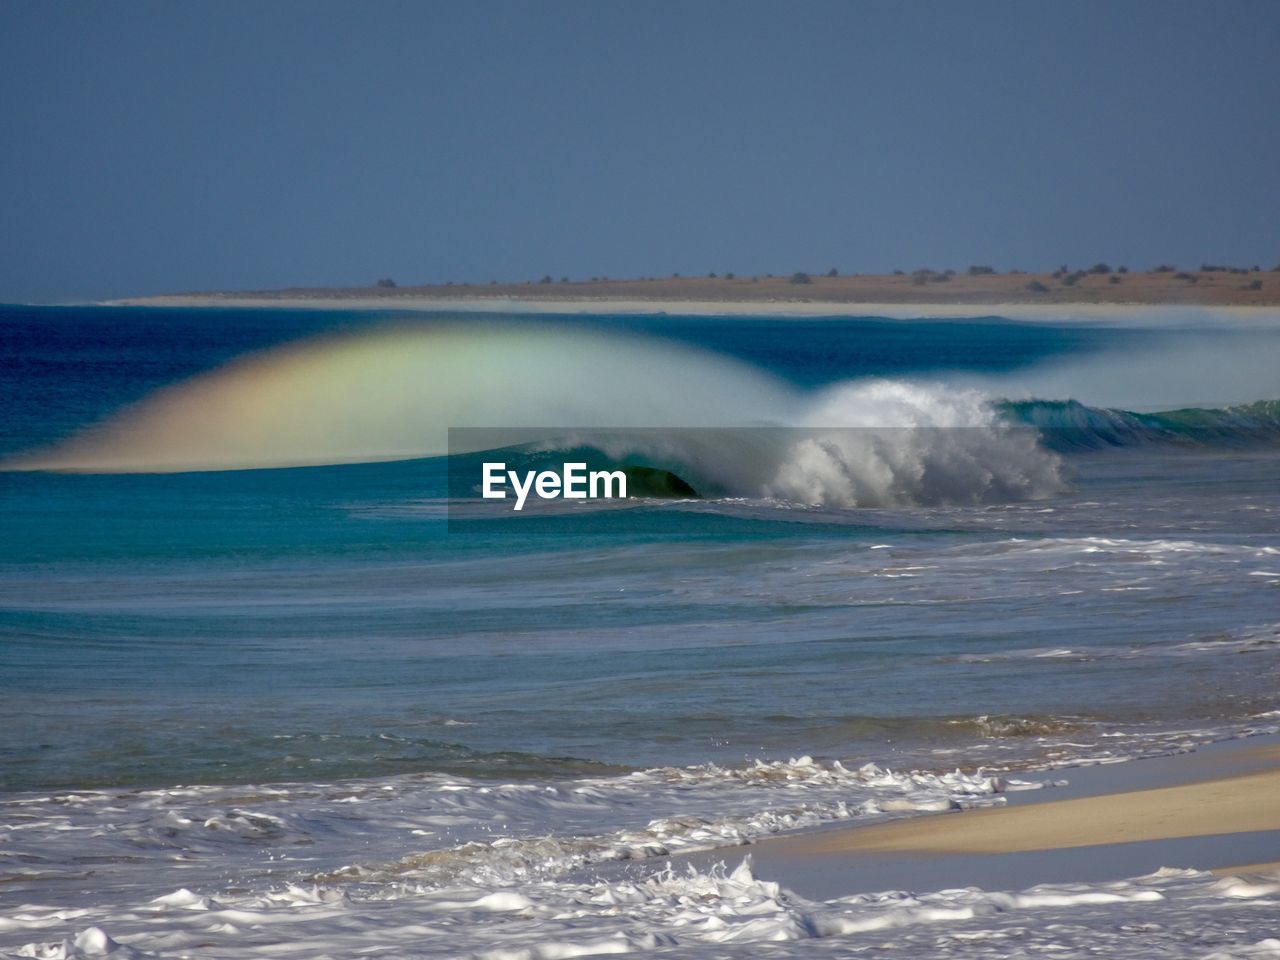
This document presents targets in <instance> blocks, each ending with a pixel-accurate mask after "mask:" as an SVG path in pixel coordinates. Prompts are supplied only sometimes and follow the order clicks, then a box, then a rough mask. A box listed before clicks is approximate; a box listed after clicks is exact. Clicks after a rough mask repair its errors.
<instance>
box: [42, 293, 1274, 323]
mask: <svg viewBox="0 0 1280 960" xmlns="http://www.w3.org/2000/svg"><path fill="white" fill-rule="evenodd" d="M77 305H79V306H104V307H138V308H148V309H250V310H367V311H387V312H388V313H464V314H527V315H591V314H601V313H608V314H615V315H628V316H663V315H673V316H684V317H742V318H750V317H758V318H782V319H815V320H816V319H824V318H830V319H837V318H843V317H875V318H878V319H886V320H904V321H905V320H936V321H946V320H966V321H967V320H973V319H976V318H1000V319H1008V320H1015V321H1022V322H1067V323H1086V324H1108V323H1126V324H1129V323H1138V324H1149V325H1153V326H1154V325H1161V326H1195V325H1202V324H1207V325H1210V326H1224V325H1228V326H1230V325H1242V326H1263V325H1266V326H1272V325H1280V304H1276V305H1270V304H1265V305H1235V304H1197V303H1163V304H1162V303H1095V302H1087V301H1079V302H1062V303H1054V304H1048V303H1043V304H1037V303H1024V302H1019V301H992V302H989V303H981V304H974V303H967V302H963V301H953V302H936V301H933V302H925V301H920V302H913V301H904V302H877V301H838V302H836V301H832V302H818V301H809V300H700V299H678V298H672V299H659V298H651V299H635V298H609V297H575V298H560V299H533V298H530V299H524V298H519V297H497V296H488V297H486V296H474V297H466V296H458V297H408V296H406V297H394V298H392V297H361V296H350V297H347V296H344V297H309V296H297V297H292V296H290V297H284V296H281V297H255V296H248V295H246V296H235V295H208V296H202V295H190V296H187V295H184V296H164V297H134V298H125V299H117V300H103V301H95V302H93V303H88V304H65V305H64V306H77Z"/></svg>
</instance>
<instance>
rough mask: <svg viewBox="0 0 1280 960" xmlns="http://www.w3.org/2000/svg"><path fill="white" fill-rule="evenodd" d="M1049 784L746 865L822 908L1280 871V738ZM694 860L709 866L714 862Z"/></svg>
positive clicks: (1061, 777) (768, 848)
mask: <svg viewBox="0 0 1280 960" xmlns="http://www.w3.org/2000/svg"><path fill="white" fill-rule="evenodd" d="M1055 776H1058V779H1056V780H1055V779H1054V777H1055ZM1034 779H1040V776H1037V777H1035V778H1034ZM1046 779H1047V780H1048V782H1049V784H1050V786H1048V787H1046V788H1045V789H1042V790H1032V791H1016V792H1010V793H1008V794H1006V796H1005V798H1004V800H1005V803H1004V804H1002V805H1000V806H995V807H984V808H981V809H966V810H953V811H951V812H948V813H940V814H935V815H930V816H924V817H910V818H908V819H903V820H895V821H890V822H887V823H879V824H873V825H868V826H856V827H842V828H837V829H822V830H817V831H812V832H806V833H800V834H794V835H790V836H783V837H776V838H771V839H768V840H764V841H761V842H759V843H757V844H755V845H753V846H752V847H751V848H750V856H751V859H752V861H753V864H754V868H755V869H756V871H757V873H758V874H761V875H766V876H769V877H771V878H774V879H777V880H778V881H779V882H781V883H782V884H783V885H784V886H786V887H789V888H792V889H795V890H796V891H797V892H800V893H802V894H803V895H805V896H810V897H824V898H829V897H837V896H847V895H850V894H853V893H858V892H864V891H873V890H883V889H906V890H937V889H943V888H946V887H951V886H969V885H976V886H980V887H982V888H984V889H1014V888H1023V887H1030V886H1034V885H1036V884H1041V883H1071V882H1102V881H1111V880H1121V879H1124V878H1127V877H1134V876H1139V875H1143V874H1148V873H1151V872H1153V871H1156V870H1159V869H1161V868H1191V869H1198V870H1209V871H1213V872H1215V873H1218V874H1219V875H1223V876H1241V875H1251V874H1274V873H1277V872H1278V871H1280V803H1278V802H1277V797H1278V796H1280V736H1277V735H1266V736H1260V737H1254V738H1248V739H1246V740H1241V741H1232V742H1228V743H1221V744H1212V745H1209V746H1207V747H1203V748H1201V749H1199V750H1196V751H1194V752H1191V753H1185V754H1177V755H1173V756H1167V757H1159V758H1153V759H1147V760H1137V761H1133V762H1131V763H1125V764H1119V765H1102V766H1096V767H1084V768H1075V769H1067V770H1062V771H1057V772H1056V774H1054V775H1050V776H1048V777H1047V778H1046ZM717 853H718V854H719V856H720V859H725V858H724V856H723V854H724V851H718V852H717ZM689 859H691V860H692V861H693V862H695V863H697V864H698V866H699V867H705V866H707V865H709V864H710V863H711V862H712V861H714V860H715V859H716V856H715V855H712V854H699V855H697V856H695V857H691V858H689ZM729 859H732V858H729Z"/></svg>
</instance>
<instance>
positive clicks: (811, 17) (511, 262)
mask: <svg viewBox="0 0 1280 960" xmlns="http://www.w3.org/2000/svg"><path fill="white" fill-rule="evenodd" d="M1277 37H1280V2H1277V0H1226V2H1216V3H1213V4H1206V3H1200V2H1195V3H1188V2H1177V0H1164V2H1155V0H1152V2H1139V0H1110V2H1096V3H1095V2H1085V0H1072V2H1059V3H1049V2H1026V0H1012V2H980V0H977V2H972V3H955V2H952V0H946V2H927V0H896V2H888V0H887V2H860V0H845V2H818V0H792V2H769V3H766V2H751V0H740V2H713V0H679V2H666V0H644V2H639V0H637V2H624V0H570V2H562V0H538V2H531V0H526V2H502V0H492V2H484V0H478V2H453V3H444V2H431V0H414V2H400V0H376V2H374V0H366V2H339V0H311V2H292V0H251V2H241V0H184V2H171V0H157V2H137V0H115V2H111V3H103V2H97V0H58V2H52V0H0V131H2V132H3V136H2V139H0V301H5V302H57V301H68V300H79V299H91V298H106V297H117V296H127V295H142V294H155V293H166V292H182V291H192V290H252V289H266V288H279V287H289V286H353V285H354V286H360V285H366V284H370V283H372V282H374V281H375V280H376V279H378V278H380V277H392V278H394V279H395V280H397V281H398V282H399V283H401V284H402V285H403V284H410V283H440V282H447V281H454V282H484V283H487V282H488V281H490V280H499V281H524V280H529V279H536V278H538V277H541V276H542V275H543V274H548V273H549V274H553V275H554V276H556V277H560V276H566V275H567V276H570V277H572V278H586V277H591V276H609V277H634V276H655V275H656V276H663V275H669V274H671V273H674V272H680V273H683V274H686V275H690V274H704V273H707V272H709V271H717V272H725V271H734V272H736V273H738V274H740V275H748V274H764V273H774V274H786V273H790V272H791V271H794V270H808V271H825V270H827V269H829V268H831V267H835V268H837V269H839V270H840V271H841V272H865V273H874V272H887V271H890V270H893V269H904V270H911V269H915V268H919V267H929V268H932V269H945V268H954V269H964V268H965V267H966V266H968V265H970V264H975V263H977V264H990V265H993V266H995V267H997V268H998V269H1000V270H1007V269H1013V268H1016V269H1023V270H1041V269H1050V270H1051V269H1055V268H1056V267H1057V266H1059V265H1060V264H1069V265H1072V266H1088V265H1089V264H1092V263H1095V262H1097V261H1100V260H1101V261H1106V262H1108V263H1110V264H1112V265H1113V266H1115V265H1119V264H1127V265H1129V266H1130V267H1131V268H1134V269H1141V268H1146V267H1150V266H1152V265H1154V264H1156V263H1175V264H1178V265H1180V266H1186V267H1195V266H1198V265H1199V264H1200V263H1202V262H1206V261H1208V262H1215V263H1219V262H1221V263H1228V264H1234V265H1241V266H1252V265H1254V264H1259V265H1261V266H1264V267H1266V268H1270V267H1272V266H1275V265H1276V264H1277V263H1280V175H1278V174H1277V170H1280V164H1278V161H1277V158H1278V157H1280V46H1277V43H1276V38H1277Z"/></svg>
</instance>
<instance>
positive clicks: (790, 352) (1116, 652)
mask: <svg viewBox="0 0 1280 960" xmlns="http://www.w3.org/2000/svg"><path fill="white" fill-rule="evenodd" d="M602 309H603V305H602ZM1277 357H1280V327H1277V326H1276V325H1274V324H1271V325H1268V324H1262V323H1252V324H1247V325H1245V324H1231V323H1228V322H1224V321H1222V320H1221V319H1218V320H1214V321H1210V320H1208V319H1206V320H1205V321H1204V322H1202V323H1187V322H1186V321H1185V319H1180V320H1179V321H1178V322H1172V321H1170V322H1169V323H1162V322H1160V320H1159V319H1158V318H1156V319H1150V318H1148V319H1146V320H1144V321H1143V322H1141V323H1138V322H1125V321H1124V320H1123V318H1113V320H1112V321H1111V322H1106V323H1102V322H1097V321H1096V320H1091V321H1086V320H1076V321H1069V320H1063V321H1060V322H1050V321H1044V320H1041V321H1036V322H1021V321H1018V320H1015V319H1008V318H1002V317H997V316H992V317H984V318H976V319H975V318H968V319H957V320H894V319H886V318H876V317H824V318H818V319H806V318H799V317H787V318H782V317H759V316H751V317H732V316H710V317H692V316H690V317H686V316H674V315H672V316H668V315H665V314H662V315H659V314H654V315H611V314H608V313H603V312H602V313H599V314H573V315H562V316H557V315H514V314H501V313H491V314H484V313H474V314H457V313H453V314H450V313H440V314H396V313H388V312H385V311H384V312H368V311H366V312H359V311H342V310H325V311H300V310H299V311H295V310H283V309H273V310H250V309H190V310H176V309H161V308H124V307H97V306H85V307H19V306H11V307H3V308H0V411H3V414H4V416H3V418H2V419H0V458H2V459H0V730H2V731H3V736H2V738H0V955H3V956H40V957H80V956H102V955H111V956H120V957H124V956H139V957H150V956H161V957H170V956H172V957H178V956H182V957H219V958H221V957H227V958H236V957H249V956H268V955H269V956H273V957H295V956H296V957H319V956H354V955H357V954H358V953H369V954H374V953H380V954H385V955H389V956H433V957H434V956H486V957H490V958H493V960H498V958H552V957H569V956H586V955H595V954H603V953H623V952H631V953H655V954H659V955H662V956H668V955H670V956H677V955H679V956H733V957H739V956H740V957H755V956H793V955H799V954H800V953H801V952H804V953H805V954H806V955H810V954H814V955H817V954H821V955H828V954H830V955H852V954H853V953H857V955H863V954H864V953H865V954H866V955H868V956H871V955H875V956H879V955H881V954H882V953H883V954H884V955H894V956H897V955H901V956H904V957H906V956H909V957H924V956H974V957H977V956H993V955H994V956H1001V955H1014V953H1013V952H1012V951H1013V950H1014V947H1013V946H1010V944H1015V941H1016V944H1015V945H1016V948H1017V950H1021V951H1023V954H1019V955H1027V956H1033V955H1041V954H1040V953H1038V952H1037V951H1041V952H1042V951H1043V950H1044V949H1048V947H1047V946H1046V945H1048V944H1057V947H1058V948H1059V949H1060V951H1061V952H1058V953H1055V954H1054V955H1055V956H1086V955H1096V954H1097V952H1098V951H1099V950H1101V951H1102V953H1103V954H1105V955H1107V956H1109V957H1123V956H1152V955H1156V954H1158V955H1160V956H1170V957H1172V956H1187V957H1192V956H1194V957H1200V956H1204V955H1206V954H1208V953H1209V952H1210V951H1211V949H1213V948H1214V947H1215V946H1218V945H1221V944H1227V945H1231V944H1235V943H1240V944H1246V943H1254V942H1255V941H1261V940H1262V939H1263V937H1265V936H1268V935H1269V934H1268V933H1267V931H1266V929H1265V928H1266V926H1267V924H1266V918H1265V916H1264V913H1265V912H1264V911H1260V910H1257V909H1253V910H1251V909H1250V905H1249V903H1250V902H1249V901H1248V899H1247V898H1244V899H1242V897H1241V895H1237V894H1228V893H1223V892H1222V887H1221V885H1220V884H1218V881H1216V880H1214V879H1213V878H1211V877H1209V876H1208V875H1206V874H1200V873H1197V872H1196V871H1193V870H1183V871H1176V870H1171V871H1168V872H1167V873H1164V874H1161V875H1158V876H1157V875H1151V876H1149V877H1145V878H1134V879H1132V880H1129V881H1125V882H1123V883H1116V884H1111V885H1106V891H1107V892H1106V895H1105V896H1102V895H1100V893H1099V890H1100V889H1102V886H1103V885H1088V884H1083V885H1063V888H1062V889H1061V890H1058V891H1056V892H1055V893H1054V894H1053V895H1052V896H1050V895H1046V894H1028V893H1026V892H1022V893H1017V892H1007V891H1006V892H999V891H979V890H975V889H969V890H965V891H944V892H939V893H929V892H925V893H916V894H908V893H903V892H884V893H882V894H876V895H872V894H859V895H857V896H851V897H847V898H844V899H842V900H838V901H827V902H822V903H811V902H806V901H803V900H802V899H801V898H799V897H796V896H794V895H792V894H789V893H788V891H786V890H785V889H781V888H779V887H778V886H777V885H776V884H773V883H771V882H770V880H769V878H768V877H755V876H753V875H752V873H751V871H750V868H749V867H745V868H738V865H739V864H740V863H741V861H742V859H743V855H744V853H745V852H747V851H744V850H743V849H740V848H741V847H742V845H743V844H747V843H749V842H750V841H751V840H753V839H757V838H760V837H763V836H766V835H770V834H774V833H778V832H783V831H788V830H797V829H802V828H808V827H815V826H818V825H821V824H827V823H831V824H834V823H837V822H848V823H853V822H860V821H866V822H870V821H873V820H876V819H884V818H888V817H901V816H911V815H915V814H919V813H927V812H931V811H937V810H943V809H948V808H952V807H955V806H957V805H958V806H969V805H985V804H996V803H1000V802H1003V800H1004V798H1005V796H1006V795H1007V793H1008V791H1010V790H1018V789H1052V786H1051V785H1052V783H1053V782H1054V780H1055V778H1060V777H1061V776H1064V775H1069V771H1070V769H1071V768H1073V767H1075V766H1078V765H1081V764H1094V763H1114V762H1123V761H1126V760H1132V759H1135V758H1140V757H1143V756H1151V755H1158V754H1163V753H1168V752H1171V751H1180V750H1187V749H1190V748H1193V747H1194V746H1196V745H1198V744H1203V743H1207V742H1211V741H1214V740H1220V739H1224V738H1231V737H1240V736H1246V735H1248V734H1251V733H1258V732H1274V731H1276V730H1280V695H1278V694H1277V679H1278V678H1280V604H1278V603H1277V598H1278V597H1280V593H1278V592H1277V588H1280V488H1278V486H1277V482H1276V477H1277V476H1278V475H1280V471H1278V469H1277V468H1280V400H1277V399H1275V398H1276V397H1280V383H1277V382H1275V381H1276V380H1277V379H1280V375H1277V374H1275V372H1274V371H1275V369H1276V368H1277V367H1276V364H1275V359H1276V358H1277ZM451 428H453V434H452V435H451V434H450V429H451ZM735 430H736V431H738V432H737V433H733V432H732V431H735ZM486 431H497V432H496V433H493V434H490V433H487V432H486ZM531 431H532V432H533V433H537V434H538V435H539V436H540V438H541V439H540V441H539V442H538V443H533V444H530V443H527V442H524V441H522V442H521V444H519V445H515V444H513V443H512V442H511V438H512V437H515V436H522V437H527V436H528V435H529V434H530V432H531ZM611 431H612V432H611ZM617 431H622V432H621V433H619V432H617ZM627 431H631V432H630V433H628V432H627ZM726 431H729V432H726ZM508 432H509V433H508ZM487 436H492V437H493V438H494V440H493V443H492V444H491V445H487V444H486V443H484V442H483V440H484V438H485V437H487ZM451 441H452V443H453V446H452V447H451V446H450V443H451ZM497 448H500V449H501V456H502V457H503V458H504V459H506V460H510V461H512V462H518V463H526V464H535V463H537V464H541V463H545V462H554V461H556V460H558V459H564V458H566V457H568V456H569V455H570V454H572V455H573V456H574V457H575V458H577V457H581V458H583V459H587V460H591V459H592V458H595V459H596V460H598V461H599V462H601V463H604V464H606V465H611V466H621V465H628V466H632V465H639V466H643V467H647V468H649V469H650V470H656V471H661V472H662V474H663V475H664V476H673V477H677V478H679V480H680V481H681V483H682V484H685V485H687V487H688V488H691V489H692V490H694V491H696V492H697V494H698V495H697V496H690V495H663V496H657V495H654V496H642V497H639V498H636V499H632V500H628V501H626V502H624V503H621V504H608V505H601V504H596V503H572V504H570V503H564V502H561V503H559V504H557V505H553V506H548V507H539V508H538V509H531V510H530V511H529V515H528V516H519V517H517V516H515V515H513V514H512V513H510V512H509V511H506V509H505V507H503V508H501V509H500V510H498V509H481V508H482V507H486V506H492V505H491V504H478V503H476V502H475V500H474V498H473V494H474V490H473V489H472V487H473V485H472V484H471V483H470V481H469V480H468V479H467V478H468V477H470V476H471V475H472V474H475V476H476V477H477V478H478V473H476V469H477V468H478V465H479V464H480V463H481V461H484V460H487V459H488V458H490V457H497V456H499V454H498V453H494V452H493V450H494V449H497ZM468 471H470V473H468ZM460 478H461V479H460ZM681 489H684V487H682V488H681ZM668 493H669V492H668ZM1063 771H1067V773H1066V774H1064V773H1063ZM715 848H724V860H725V864H726V866H725V868H724V869H723V870H716V871H712V872H711V873H705V872H694V873H690V874H686V873H683V872H681V869H680V865H679V862H678V858H677V859H675V860H673V855H676V854H679V853H681V852H684V851H690V850H706V849H715ZM747 850H749V847H748V848H747ZM623 859H629V860H636V861H644V862H645V865H646V867H647V866H648V865H649V864H651V865H652V869H651V871H650V872H649V873H648V874H646V875H644V877H643V878H642V879H636V878H635V877H629V878H627V879H625V880H621V879H617V878H612V879H610V878H609V877H606V876H604V875H601V876H600V877H599V878H595V877H593V876H592V873H591V871H592V868H593V866H594V865H602V864H608V863H613V862H615V861H618V860H623ZM673 864H674V869H673ZM1170 866H1176V865H1170ZM735 868H738V869H735ZM1215 884H1217V885H1216V886H1215ZM1001 898H1003V899H1001ZM1063 924H1067V926H1066V927H1064V926H1063ZM1126 924H1128V925H1130V926H1132V925H1133V924H1139V925H1141V924H1147V925H1148V926H1151V925H1153V924H1154V925H1155V926H1156V927H1158V928H1159V933H1158V934H1157V933H1155V932H1150V931H1149V932H1150V936H1149V937H1148V938H1146V939H1143V938H1142V937H1138V936H1130V937H1128V938H1127V939H1126V938H1125V937H1124V936H1121V934H1120V933H1119V932H1118V931H1121V930H1122V928H1124V927H1125V925H1126ZM1152 930H1153V931H1154V930H1155V927H1152ZM1017 931H1021V933H1018V932H1017ZM1215 931H1217V933H1216V934H1215ZM943 932H945V934H946V935H945V936H943V935H942V934H943ZM1215 935H1216V936H1217V937H1218V939H1216V940H1215V939H1214V937H1215ZM1157 942H1158V943H1159V945H1160V946H1159V949H1158V950H1155V951H1154V952H1153V951H1152V949H1151V945H1152V944H1154V943H1157ZM1206 945H1207V946H1206ZM1091 951H1092V952H1091ZM1144 951H1145V952H1144ZM1242 955H1243V954H1242Z"/></svg>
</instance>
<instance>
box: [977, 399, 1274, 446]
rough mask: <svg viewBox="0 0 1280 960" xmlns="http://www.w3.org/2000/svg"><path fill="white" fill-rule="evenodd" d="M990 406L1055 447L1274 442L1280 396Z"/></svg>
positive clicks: (1028, 402) (1019, 402)
mask: <svg viewBox="0 0 1280 960" xmlns="http://www.w3.org/2000/svg"><path fill="white" fill-rule="evenodd" d="M994 406H995V409H997V410H998V411H999V412H1000V413H1001V414H1002V415H1003V416H1004V417H1006V418H1007V419H1008V420H1009V421H1010V422H1011V423H1015V424H1020V425H1023V426H1030V427H1035V428H1036V429H1037V430H1038V431H1039V432H1040V434H1041V437H1042V439H1043V441H1044V443H1045V444H1046V445H1048V446H1049V447H1051V448H1052V449H1055V450H1071V449H1096V448H1105V447H1128V446H1137V445H1143V444H1175V445H1182V446H1208V447H1217V446H1252V445H1258V444H1275V443H1277V442H1280V400H1258V401H1255V402H1253V403H1244V404H1238V405H1235V406H1229V407H1185V408H1182V409H1178V410H1165V411H1160V412H1157V413H1135V412H1133V411H1130V410H1119V409H1114V408H1110V407H1091V406H1087V405H1085V404H1083V403H1080V402H1079V401H1078V400H1002V401H998V402H997V403H996V404H995V405H994Z"/></svg>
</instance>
